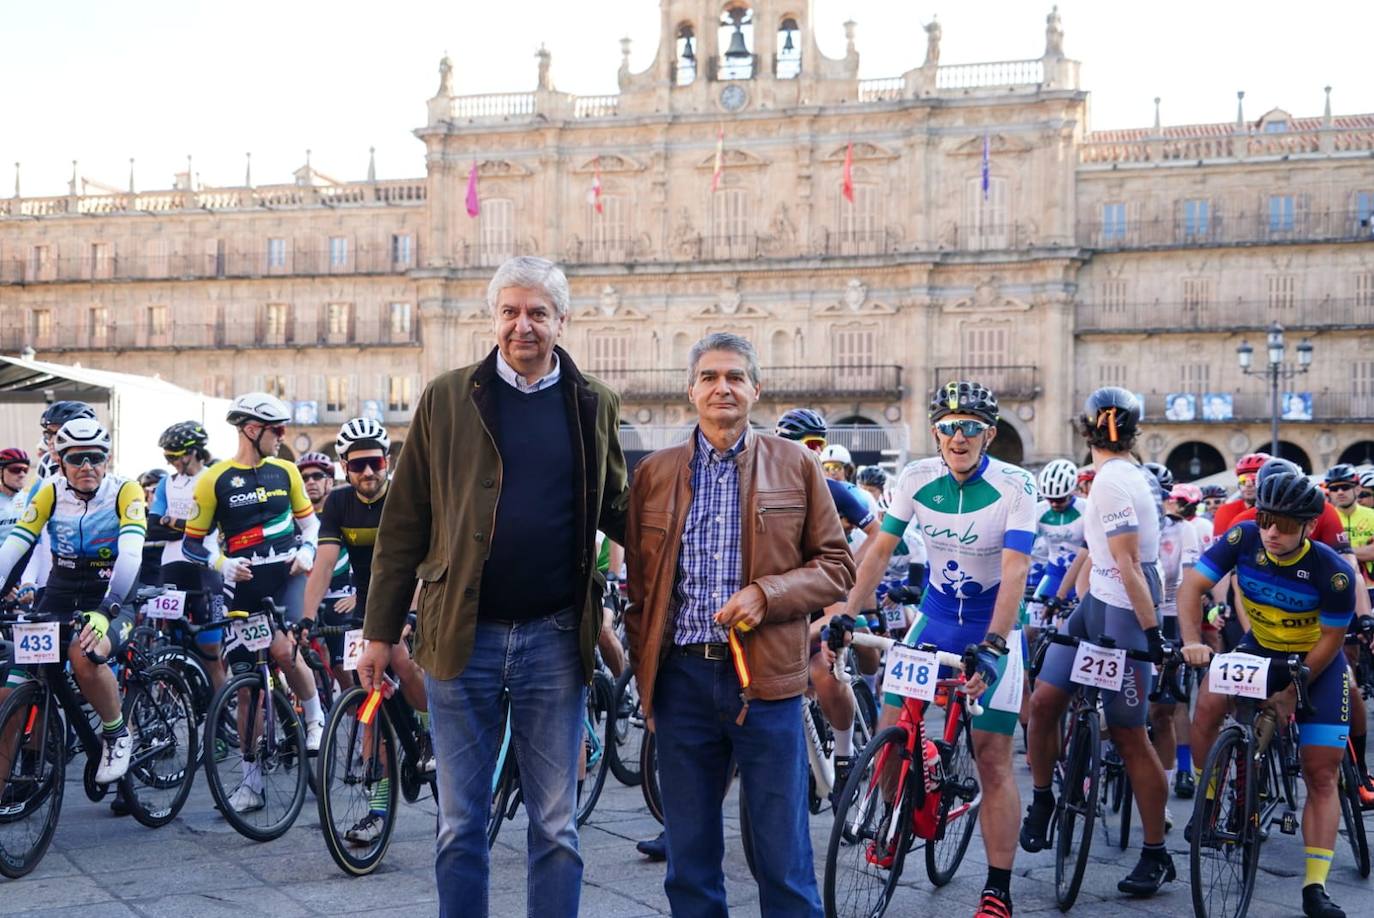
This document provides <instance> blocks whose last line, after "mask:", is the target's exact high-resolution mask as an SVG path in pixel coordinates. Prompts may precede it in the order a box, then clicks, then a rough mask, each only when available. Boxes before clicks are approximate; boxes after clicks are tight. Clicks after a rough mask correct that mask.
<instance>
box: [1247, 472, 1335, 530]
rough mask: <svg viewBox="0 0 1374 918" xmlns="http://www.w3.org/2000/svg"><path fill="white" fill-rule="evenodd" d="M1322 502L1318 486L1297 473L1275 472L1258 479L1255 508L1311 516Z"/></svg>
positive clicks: (1315, 514) (1319, 510)
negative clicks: (1259, 480) (1262, 479)
mask: <svg viewBox="0 0 1374 918" xmlns="http://www.w3.org/2000/svg"><path fill="white" fill-rule="evenodd" d="M1325 505H1326V496H1325V495H1324V494H1322V489H1321V488H1319V487H1317V486H1316V485H1314V484H1313V483H1312V482H1311V481H1309V480H1308V478H1307V476H1306V475H1303V474H1301V473H1298V474H1296V475H1295V474H1294V473H1292V472H1288V471H1283V472H1275V473H1274V474H1271V475H1269V476H1268V477H1266V478H1265V479H1264V481H1262V482H1260V485H1259V488H1258V490H1257V491H1256V494H1255V509H1256V510H1259V511H1260V512H1261V513H1277V514H1278V515H1280V516H1290V517H1292V518H1293V519H1298V520H1315V519H1316V518H1317V517H1319V516H1321V513H1322V508H1323V507H1324V506H1325Z"/></svg>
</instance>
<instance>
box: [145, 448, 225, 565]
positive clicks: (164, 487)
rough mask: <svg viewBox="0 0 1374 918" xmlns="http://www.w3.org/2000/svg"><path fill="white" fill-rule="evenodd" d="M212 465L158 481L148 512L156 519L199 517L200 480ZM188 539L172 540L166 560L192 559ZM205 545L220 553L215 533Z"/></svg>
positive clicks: (165, 556) (164, 553) (163, 551)
mask: <svg viewBox="0 0 1374 918" xmlns="http://www.w3.org/2000/svg"><path fill="white" fill-rule="evenodd" d="M208 471H209V469H208V468H202V469H201V470H200V471H199V472H197V473H196V474H194V475H168V476H167V477H165V478H163V479H162V480H161V481H159V482H158V483H157V490H156V491H154V492H153V503H152V505H151V506H150V507H149V508H148V515H149V516H150V517H152V518H153V519H155V520H158V519H161V518H162V517H164V516H165V517H169V518H171V519H174V520H181V521H182V522H183V523H189V522H190V521H191V520H193V519H195V518H196V516H197V514H198V512H199V508H198V507H197V506H196V497H195V492H196V482H197V481H199V480H200V479H201V477H202V476H204V475H205V473H206V472H208ZM184 543H185V539H184V538H177V539H168V540H167V544H166V545H165V546H163V549H162V563H163V564H173V563H175V562H178V561H191V558H190V557H189V556H187V554H186V552H185V550H184V548H185V546H184ZM205 547H206V548H207V549H208V550H209V551H210V554H211V556H212V557H213V556H214V555H216V554H218V553H219V543H218V539H217V538H216V534H215V533H213V532H212V533H210V534H209V535H208V536H206V538H205Z"/></svg>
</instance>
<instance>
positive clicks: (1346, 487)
mask: <svg viewBox="0 0 1374 918" xmlns="http://www.w3.org/2000/svg"><path fill="white" fill-rule="evenodd" d="M1326 490H1328V491H1330V492H1331V493H1332V494H1337V493H1340V494H1344V493H1345V492H1346V491H1353V490H1355V486H1354V485H1353V484H1333V485H1327V486H1326Z"/></svg>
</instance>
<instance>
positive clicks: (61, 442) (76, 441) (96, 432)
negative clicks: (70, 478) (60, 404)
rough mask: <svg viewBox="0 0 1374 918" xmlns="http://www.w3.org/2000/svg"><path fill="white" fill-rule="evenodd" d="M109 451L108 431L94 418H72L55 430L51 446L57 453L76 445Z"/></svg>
mask: <svg viewBox="0 0 1374 918" xmlns="http://www.w3.org/2000/svg"><path fill="white" fill-rule="evenodd" d="M83 446H84V447H89V448H91V449H99V450H104V451H105V452H107V453H108V452H109V451H110V432H109V431H108V430H106V429H105V428H104V427H102V426H101V425H100V422H99V421H97V420H95V419H94V418H73V419H72V420H70V421H68V422H67V423H65V424H63V425H62V427H61V428H60V429H59V430H58V431H57V436H55V437H53V441H52V448H53V449H54V450H56V452H57V455H59V456H60V455H62V454H63V453H65V452H66V451H67V450H69V449H76V448H78V447H83Z"/></svg>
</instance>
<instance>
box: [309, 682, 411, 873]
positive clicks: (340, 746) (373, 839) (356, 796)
mask: <svg viewBox="0 0 1374 918" xmlns="http://www.w3.org/2000/svg"><path fill="white" fill-rule="evenodd" d="M367 698H368V693H367V692H365V691H364V690H363V689H361V688H352V689H349V690H348V691H347V692H345V693H344V694H343V695H342V696H341V697H339V698H338V699H337V700H336V701H335V703H334V706H333V707H332V708H331V709H330V711H329V719H328V721H326V722H325V727H324V740H323V741H322V742H321V743H320V754H319V761H318V766H317V767H318V769H319V775H318V777H317V779H316V786H317V787H319V788H320V794H319V797H318V800H317V805H318V810H319V814H320V828H321V830H322V831H323V832H324V842H325V847H327V848H328V849H329V856H330V857H332V858H334V863H336V864H338V865H339V869H340V870H342V871H343V872H344V873H347V874H350V875H351V876H355V877H361V876H366V875H367V874H369V873H371V872H372V871H373V870H375V869H376V868H377V865H378V864H380V863H381V862H382V857H383V856H384V855H385V854H386V850H387V848H388V847H390V845H391V835H392V831H393V830H394V829H395V827H396V808H397V806H398V805H399V803H400V800H399V795H398V794H399V785H400V782H399V781H398V780H397V779H396V777H395V773H396V771H397V769H396V768H395V767H394V764H393V763H396V762H397V761H399V760H398V758H397V756H396V739H395V736H394V734H393V733H392V729H391V720H390V717H389V716H388V714H387V712H386V707H385V706H384V705H379V706H378V708H377V711H376V715H375V717H374V718H373V720H372V724H371V726H370V727H369V726H368V725H365V724H363V723H362V722H361V721H360V720H359V711H360V709H361V708H362V706H363V705H364V704H365V703H366V702H367ZM383 782H385V783H383Z"/></svg>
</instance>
